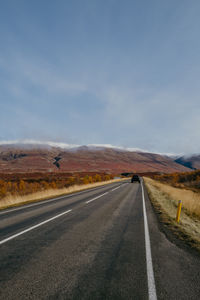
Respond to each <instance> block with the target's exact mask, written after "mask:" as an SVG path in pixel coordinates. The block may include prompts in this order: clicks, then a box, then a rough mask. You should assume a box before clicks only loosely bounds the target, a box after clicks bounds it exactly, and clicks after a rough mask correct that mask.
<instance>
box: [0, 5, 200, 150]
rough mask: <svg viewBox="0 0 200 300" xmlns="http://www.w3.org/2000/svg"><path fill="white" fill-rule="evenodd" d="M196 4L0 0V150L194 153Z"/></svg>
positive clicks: (198, 126)
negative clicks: (35, 143)
mask: <svg viewBox="0 0 200 300" xmlns="http://www.w3.org/2000/svg"><path fill="white" fill-rule="evenodd" d="M199 15H200V1H198V0H197V1H195V0H192V1H188V0H173V1H171V0H168V1H162V0H137V1H134V0H131V1H129V0H123V1H122V0H121V1H120V0H80V1H77V0H65V1H64V0H57V1H52V0H48V1H47V0H42V1H41V0H40V1H38V0H34V1H33V0H24V1H21V0H17V1H16V0H13V1H12V0H2V1H1V3H0V92H1V94H0V141H5V140H7V141H9V140H24V139H33V140H34V139H35V140H40V141H47V140H48V141H49V140H50V141H56V142H65V143H72V144H112V145H117V146H123V147H137V148H142V149H146V150H149V151H158V152H172V153H197V152H200V97H199V95H200V84H199V78H200V18H199Z"/></svg>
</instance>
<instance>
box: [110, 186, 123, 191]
mask: <svg viewBox="0 0 200 300" xmlns="http://www.w3.org/2000/svg"><path fill="white" fill-rule="evenodd" d="M121 186H122V185H120V186H117V187H116V188H114V189H112V190H111V192H113V191H115V190H117V189H119V188H120V187H121Z"/></svg>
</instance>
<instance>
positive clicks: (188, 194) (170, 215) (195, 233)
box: [144, 178, 200, 251]
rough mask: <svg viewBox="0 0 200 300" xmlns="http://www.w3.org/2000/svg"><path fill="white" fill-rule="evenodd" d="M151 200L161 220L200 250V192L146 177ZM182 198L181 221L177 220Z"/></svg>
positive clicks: (145, 180)
mask: <svg viewBox="0 0 200 300" xmlns="http://www.w3.org/2000/svg"><path fill="white" fill-rule="evenodd" d="M144 182H145V186H146V188H147V191H148V194H149V197H150V200H151V201H152V203H153V205H154V207H155V209H156V211H157V212H158V213H159V216H160V219H161V221H162V222H163V223H164V224H166V225H168V226H169V227H170V229H171V230H172V231H173V232H174V233H175V234H176V235H177V236H178V237H179V238H180V239H182V240H185V241H186V242H188V243H189V244H190V246H192V247H195V248H197V249H198V250H199V251H200V193H197V192H193V191H190V190H186V189H181V188H175V187H172V186H170V185H167V184H164V183H160V182H158V181H156V180H153V179H150V178H144ZM179 200H182V203H183V204H182V211H181V217H180V222H179V223H177V222H176V212H177V206H178V201H179Z"/></svg>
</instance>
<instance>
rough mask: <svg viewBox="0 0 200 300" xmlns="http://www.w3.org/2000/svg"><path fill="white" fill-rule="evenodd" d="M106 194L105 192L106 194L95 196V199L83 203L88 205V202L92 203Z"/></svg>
mask: <svg viewBox="0 0 200 300" xmlns="http://www.w3.org/2000/svg"><path fill="white" fill-rule="evenodd" d="M106 194H108V192H106V193H104V194H101V195H100V196H97V197H95V198H93V199H91V200H88V201H86V202H85V203H87V204H88V203H90V202H92V201H94V200H96V199H99V198H101V197H103V196H104V195H106Z"/></svg>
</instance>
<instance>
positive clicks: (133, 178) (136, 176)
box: [131, 174, 140, 182]
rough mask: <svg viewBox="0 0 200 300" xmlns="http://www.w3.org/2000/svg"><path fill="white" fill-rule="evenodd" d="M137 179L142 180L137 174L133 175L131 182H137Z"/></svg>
mask: <svg viewBox="0 0 200 300" xmlns="http://www.w3.org/2000/svg"><path fill="white" fill-rule="evenodd" d="M135 181H137V182H140V177H139V176H138V175H136V174H135V175H133V176H132V178H131V182H135Z"/></svg>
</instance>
